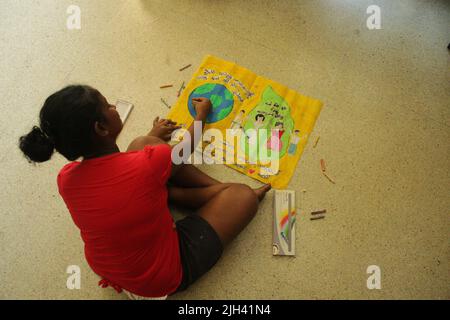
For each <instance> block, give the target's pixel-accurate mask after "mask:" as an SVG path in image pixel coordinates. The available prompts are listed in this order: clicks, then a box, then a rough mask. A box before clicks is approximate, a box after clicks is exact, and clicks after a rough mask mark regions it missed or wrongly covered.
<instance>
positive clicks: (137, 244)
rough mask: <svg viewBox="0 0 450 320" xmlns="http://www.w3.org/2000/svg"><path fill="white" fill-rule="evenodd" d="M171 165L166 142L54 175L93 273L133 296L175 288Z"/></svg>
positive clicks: (160, 293)
mask: <svg viewBox="0 0 450 320" xmlns="http://www.w3.org/2000/svg"><path fill="white" fill-rule="evenodd" d="M171 168H172V161H171V149H170V147H169V146H168V145H166V144H161V145H157V146H146V147H145V148H144V149H143V150H141V151H132V152H121V153H114V154H111V155H107V156H104V157H99V158H94V159H88V160H83V161H82V162H78V161H75V162H72V163H69V164H67V165H66V166H64V167H63V168H62V169H61V171H60V173H59V175H58V188H59V193H60V194H61V196H62V197H63V199H64V202H65V203H66V206H67V208H68V209H69V211H70V214H71V215H72V219H73V221H74V222H75V224H76V225H77V226H78V228H79V229H80V231H81V237H82V239H83V241H84V244H85V248H84V250H85V255H86V259H87V261H88V263H89V265H90V266H91V268H92V269H93V270H94V272H95V273H96V274H98V275H99V276H101V277H103V278H104V279H107V281H108V282H110V283H112V284H114V285H116V286H120V287H121V288H123V289H126V290H128V291H130V292H132V293H134V294H137V295H141V296H145V297H161V296H165V295H167V294H169V293H172V292H173V291H175V290H176V289H177V287H178V285H179V284H180V282H181V278H182V267H181V261H180V252H179V246H178V234H177V231H176V229H175V228H174V224H173V218H172V216H171V215H170V212H169V208H168V205H167V187H166V182H167V180H168V178H169V177H170V172H171Z"/></svg>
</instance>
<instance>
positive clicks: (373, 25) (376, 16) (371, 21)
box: [366, 4, 381, 30]
mask: <svg viewBox="0 0 450 320" xmlns="http://www.w3.org/2000/svg"><path fill="white" fill-rule="evenodd" d="M366 13H367V14H370V16H369V17H368V18H367V20H366V26H367V29H369V30H379V29H381V9H380V7H379V6H377V5H374V4H373V5H370V6H368V7H367V10H366Z"/></svg>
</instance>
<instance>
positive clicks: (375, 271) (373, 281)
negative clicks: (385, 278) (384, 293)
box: [366, 265, 381, 290]
mask: <svg viewBox="0 0 450 320" xmlns="http://www.w3.org/2000/svg"><path fill="white" fill-rule="evenodd" d="M366 272H367V274H370V276H369V277H368V278H367V283H366V285H367V289H369V290H373V289H381V269H380V267H379V266H377V265H371V266H368V267H367V270H366Z"/></svg>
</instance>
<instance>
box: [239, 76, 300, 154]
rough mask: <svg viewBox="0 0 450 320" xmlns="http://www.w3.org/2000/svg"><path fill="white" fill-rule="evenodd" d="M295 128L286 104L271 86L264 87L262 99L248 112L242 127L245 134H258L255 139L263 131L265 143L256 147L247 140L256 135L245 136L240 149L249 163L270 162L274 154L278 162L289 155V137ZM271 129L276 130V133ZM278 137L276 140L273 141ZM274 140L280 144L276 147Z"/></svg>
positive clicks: (251, 141)
mask: <svg viewBox="0 0 450 320" xmlns="http://www.w3.org/2000/svg"><path fill="white" fill-rule="evenodd" d="M277 126H278V128H276V127H277ZM294 126H295V124H294V120H293V118H292V115H291V107H290V106H289V104H288V103H287V102H286V101H285V100H284V99H283V97H282V96H280V95H279V94H278V93H277V92H276V91H275V90H274V89H273V88H272V87H271V86H270V85H269V86H266V87H265V89H264V91H263V93H262V95H261V99H260V100H259V101H258V102H256V104H255V106H254V107H253V109H251V110H248V111H247V118H246V120H244V122H243V125H242V127H243V131H244V132H246V133H247V132H249V131H256V132H258V138H260V137H261V136H260V134H259V132H260V131H261V130H266V132H267V135H266V136H265V139H264V141H259V142H258V143H257V144H256V142H255V140H256V139H255V138H256V137H255V138H253V139H247V138H251V137H253V136H254V134H255V132H253V133H250V134H248V133H247V134H246V137H247V138H246V139H241V140H240V148H241V150H242V151H244V152H245V154H246V155H247V156H248V157H251V158H252V159H259V160H261V161H267V160H270V157H271V155H272V152H275V153H276V156H277V157H278V158H282V157H283V156H284V155H285V154H286V153H287V151H288V150H287V149H288V146H289V137H290V136H291V134H292V132H293V131H294ZM250 129H253V130H250ZM274 129H277V132H275V131H274ZM277 136H278V139H275V138H276V137H277ZM276 140H279V143H277V142H276ZM252 143H253V144H252ZM255 144H256V148H255V146H254V145H255ZM250 146H252V147H250Z"/></svg>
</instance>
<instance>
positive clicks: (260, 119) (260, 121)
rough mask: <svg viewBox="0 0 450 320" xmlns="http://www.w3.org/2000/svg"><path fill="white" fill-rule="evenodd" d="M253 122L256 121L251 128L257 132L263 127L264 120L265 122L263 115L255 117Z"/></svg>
mask: <svg viewBox="0 0 450 320" xmlns="http://www.w3.org/2000/svg"><path fill="white" fill-rule="evenodd" d="M255 120H256V121H255V122H253V126H254V127H255V129H256V130H258V129H259V128H261V127H262V126H264V120H266V117H265V116H264V115H263V114H261V113H259V114H257V115H256V117H255Z"/></svg>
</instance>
